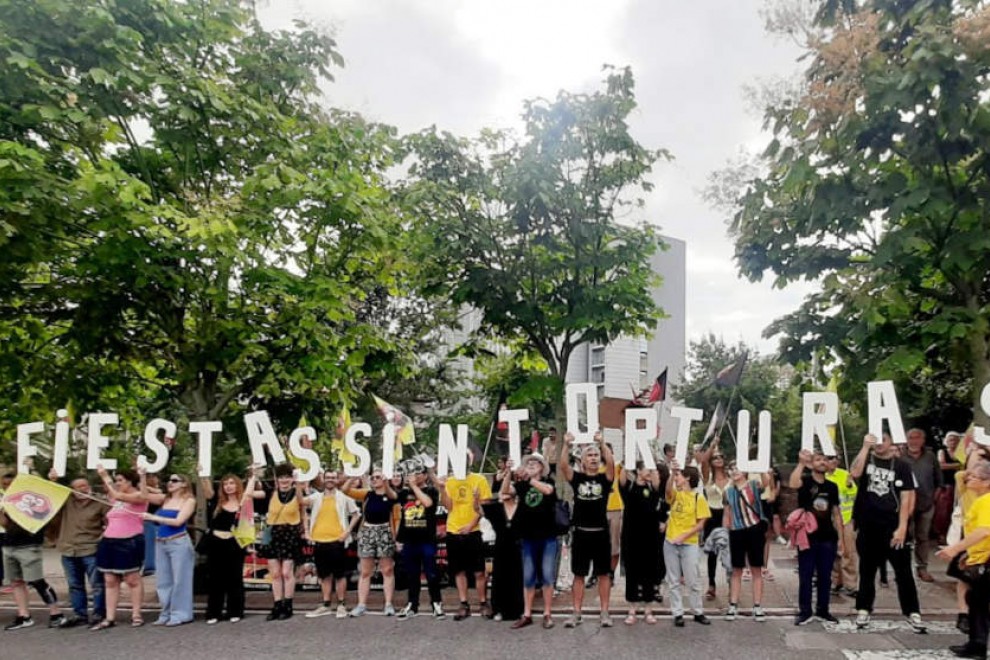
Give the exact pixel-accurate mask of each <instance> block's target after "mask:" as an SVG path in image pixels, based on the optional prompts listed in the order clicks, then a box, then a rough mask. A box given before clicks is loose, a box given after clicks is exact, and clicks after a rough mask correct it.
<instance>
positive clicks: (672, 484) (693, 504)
mask: <svg viewBox="0 0 990 660" xmlns="http://www.w3.org/2000/svg"><path fill="white" fill-rule="evenodd" d="M700 480H701V473H700V472H699V471H698V468H694V467H686V468H684V469H683V470H682V469H681V467H680V465H678V464H677V461H671V463H670V479H669V480H668V481H667V502H668V503H669V504H670V518H669V519H668V521H667V538H666V539H665V540H664V542H663V557H664V563H665V564H666V566H667V588H668V590H669V592H670V611H671V614H673V615H674V626H675V627H677V628H683V627H684V599H683V595H682V593H681V589H682V588H683V589H686V590H687V592H688V596H689V598H690V606H691V609H692V610H693V611H694V620H695V622H697V623H700V624H701V625H703V626H707V625H711V620H710V619H709V618H708V617H707V616H705V610H704V608H703V607H702V604H701V581H700V578H699V576H698V553H699V552H700V548H699V547H698V540H699V538H698V536H699V534H700V532H701V530H702V529H704V527H705V521H706V520H707V519H708V518H709V517H710V516H711V515H712V514H711V510H710V509H709V508H708V501H707V499H705V498H704V497H702V496H701V495H700V494H698V493H697V492H695V489H696V488H697V487H698V483H699V482H700ZM682 578H683V580H684V584H683V587H682V585H681V579H682Z"/></svg>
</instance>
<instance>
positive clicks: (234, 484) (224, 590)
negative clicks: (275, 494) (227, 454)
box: [200, 465, 264, 625]
mask: <svg viewBox="0 0 990 660" xmlns="http://www.w3.org/2000/svg"><path fill="white" fill-rule="evenodd" d="M257 481H258V480H257V477H256V475H255V469H254V466H253V465H252V466H250V467H248V480H247V486H245V485H244V483H243V482H242V481H241V479H240V477H238V476H237V475H235V474H225V475H224V476H223V477H221V478H220V491H219V492H215V491H214V489H213V481H212V480H211V479H210V478H209V477H201V478H200V485H201V486H202V488H203V496H204V497H205V499H206V501H207V502H209V520H208V523H207V530H206V532H205V534H206V535H207V539H206V542H205V543H206V570H207V574H208V575H209V577H210V580H209V583H208V584H207V591H206V593H207V596H206V623H207V624H208V625H213V624H215V623H217V622H219V621H220V620H222V619H224V618H226V619H227V620H229V621H230V622H231V623H237V622H238V621H240V620H241V619H242V618H244V548H242V547H241V544H240V543H238V541H237V539H236V538H234V531H235V530H236V529H237V525H238V522H239V521H240V517H241V516H242V515H243V512H244V508H245V507H244V505H245V503H247V501H248V500H249V499H253V498H254V499H260V498H263V497H264V493H259V492H257V491H256V490H255V485H256V484H257ZM250 523H251V524H252V525H254V521H253V520H251V521H250ZM225 604H226V610H225V609H224V605H225Z"/></svg>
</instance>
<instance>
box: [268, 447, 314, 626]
mask: <svg viewBox="0 0 990 660" xmlns="http://www.w3.org/2000/svg"><path fill="white" fill-rule="evenodd" d="M296 474H297V472H296V471H295V470H294V469H293V467H292V465H291V464H289V463H279V464H278V465H276V466H275V492H273V493H272V496H271V499H270V500H269V503H268V515H267V517H266V522H267V524H268V527H269V531H270V533H271V543H269V544H268V545H262V546H260V548H259V551H258V554H259V556H261V557H264V558H266V559H268V569H269V570H268V573H269V575H271V578H272V598H273V600H274V603H273V604H272V611H271V612H269V613H268V615H267V616H266V617H265V618H266V619H267V620H268V621H284V620H286V619H290V618H292V614H293V611H292V599H293V598H294V597H295V594H296V559H297V558H298V557H299V554H300V550H301V546H302V539H303V537H304V536H308V531H307V526H308V523H307V517H306V507H305V506H303V486H304V484H303V483H301V482H299V481H297V480H296Z"/></svg>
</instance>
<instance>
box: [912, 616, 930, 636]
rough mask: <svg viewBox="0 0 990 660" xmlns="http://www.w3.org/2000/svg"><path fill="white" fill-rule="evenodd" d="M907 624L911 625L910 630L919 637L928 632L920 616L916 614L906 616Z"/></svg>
mask: <svg viewBox="0 0 990 660" xmlns="http://www.w3.org/2000/svg"><path fill="white" fill-rule="evenodd" d="M908 623H909V624H911V629H912V630H914V632H916V633H918V634H919V635H924V634H925V633H927V632H928V626H926V625H925V623H924V621H922V620H921V615H920V614H918V613H917V612H914V613H912V614H909V615H908Z"/></svg>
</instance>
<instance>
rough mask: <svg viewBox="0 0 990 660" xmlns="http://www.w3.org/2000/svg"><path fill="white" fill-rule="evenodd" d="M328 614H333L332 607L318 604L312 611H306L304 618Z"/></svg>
mask: <svg viewBox="0 0 990 660" xmlns="http://www.w3.org/2000/svg"><path fill="white" fill-rule="evenodd" d="M328 614H333V609H331V608H330V607H329V606H328V605H320V606H319V607H317V608H316V609H315V610H313V611H312V612H307V613H306V618H307V619H315V618H317V617H321V616H327V615H328Z"/></svg>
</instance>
